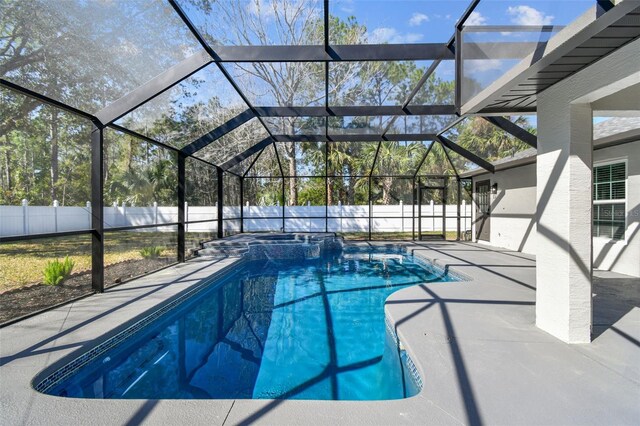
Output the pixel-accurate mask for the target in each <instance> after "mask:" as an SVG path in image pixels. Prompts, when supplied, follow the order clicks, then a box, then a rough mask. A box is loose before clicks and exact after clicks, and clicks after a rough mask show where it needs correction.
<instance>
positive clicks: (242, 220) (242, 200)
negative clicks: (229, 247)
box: [240, 177, 244, 234]
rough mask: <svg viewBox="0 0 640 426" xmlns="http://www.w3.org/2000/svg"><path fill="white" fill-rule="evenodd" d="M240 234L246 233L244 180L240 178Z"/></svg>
mask: <svg viewBox="0 0 640 426" xmlns="http://www.w3.org/2000/svg"><path fill="white" fill-rule="evenodd" d="M240 233H241V234H242V233H244V178H243V177H240Z"/></svg>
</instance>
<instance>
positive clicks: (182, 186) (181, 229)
mask: <svg viewBox="0 0 640 426" xmlns="http://www.w3.org/2000/svg"><path fill="white" fill-rule="evenodd" d="M186 180H187V179H186V156H185V155H184V154H183V153H181V152H180V153H178V262H184V261H185V260H186V225H185V222H186V219H187V217H186V212H185V203H186Z"/></svg>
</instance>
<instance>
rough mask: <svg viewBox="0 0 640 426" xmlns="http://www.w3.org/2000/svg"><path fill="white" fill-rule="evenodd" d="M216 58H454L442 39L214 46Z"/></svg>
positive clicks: (274, 60)
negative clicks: (393, 42) (344, 43)
mask: <svg viewBox="0 0 640 426" xmlns="http://www.w3.org/2000/svg"><path fill="white" fill-rule="evenodd" d="M214 51H215V55H214V56H213V57H214V59H215V60H216V62H221V63H224V62H326V61H331V62H342V61H355V62H360V61H429V60H436V59H440V60H442V59H454V55H453V53H452V52H451V50H449V48H448V47H447V45H446V44H445V43H404V44H351V45H343V44H332V45H327V46H326V47H325V45H324V44H322V45H300V46H288V45H287V46H284V45H276V46H255V45H254V46H216V47H215V49H214Z"/></svg>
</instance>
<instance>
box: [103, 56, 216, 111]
mask: <svg viewBox="0 0 640 426" xmlns="http://www.w3.org/2000/svg"><path fill="white" fill-rule="evenodd" d="M211 62H213V59H212V58H211V56H210V55H209V54H208V53H207V51H206V50H205V49H201V50H200V51H199V52H196V53H194V54H193V55H191V56H189V57H188V58H186V59H184V60H183V61H182V62H180V63H178V64H176V65H174V66H172V67H171V68H169V69H167V70H166V71H164V72H162V73H161V74H159V75H157V76H156V77H154V78H152V79H151V80H149V81H147V82H146V83H144V84H143V85H141V86H138V87H136V88H135V89H134V90H132V91H131V92H129V93H127V94H126V95H124V96H123V97H121V98H120V99H118V100H116V101H114V102H112V103H110V104H109V105H107V106H106V107H104V108H103V109H101V110H100V111H98V112H97V113H96V117H98V119H99V120H100V121H101V122H102V123H104V124H110V123H113V122H114V121H116V120H117V119H119V118H120V117H123V116H125V115H127V114H128V113H130V112H131V111H133V110H134V109H136V108H138V107H139V106H140V105H142V104H144V103H145V102H148V101H150V100H151V99H153V98H155V97H156V96H158V95H160V94H161V93H163V92H165V91H167V90H169V89H170V88H172V87H173V86H175V85H176V84H178V83H180V82H181V81H183V80H185V79H187V78H189V77H190V76H192V75H193V74H195V73H196V72H198V71H200V70H201V69H202V68H204V67H206V66H207V65H209V64H210V63H211Z"/></svg>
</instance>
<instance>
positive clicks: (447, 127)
mask: <svg viewBox="0 0 640 426" xmlns="http://www.w3.org/2000/svg"><path fill="white" fill-rule="evenodd" d="M465 118H467V117H466V116H462V117H458V118H457V119H456V120H455V121H453V122H451V123H449V124H448V125H447V126H446V127H445V128H444V129H442V130H440V131H439V132H438V136H440V135H441V134H443V133H446V132H448V131H449V130H450V129H451V128H453V127H455V126H456V125H458V124H459V123H460V122H462V121H464V119H465Z"/></svg>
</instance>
